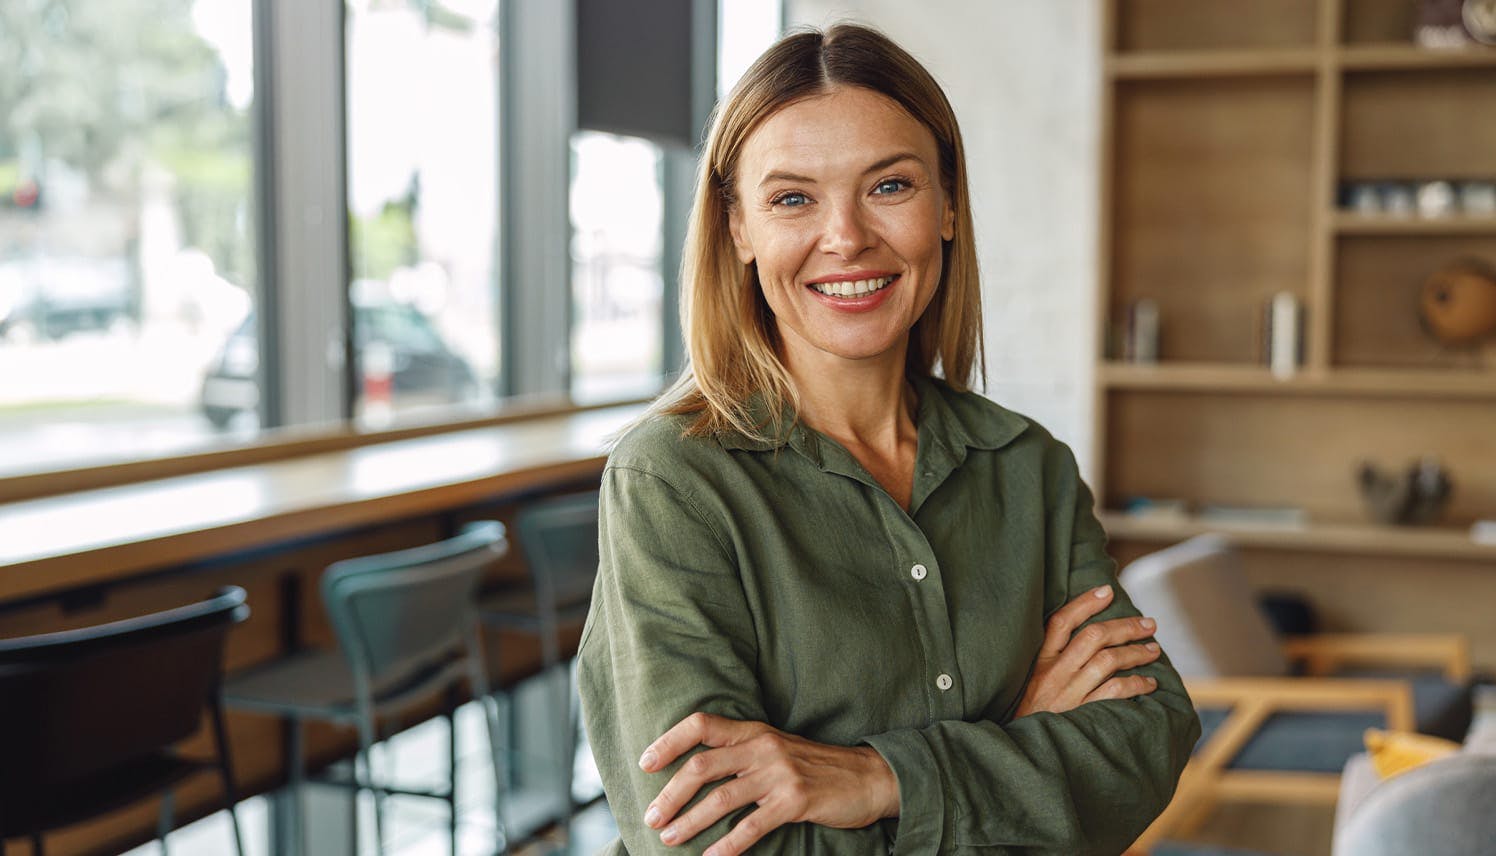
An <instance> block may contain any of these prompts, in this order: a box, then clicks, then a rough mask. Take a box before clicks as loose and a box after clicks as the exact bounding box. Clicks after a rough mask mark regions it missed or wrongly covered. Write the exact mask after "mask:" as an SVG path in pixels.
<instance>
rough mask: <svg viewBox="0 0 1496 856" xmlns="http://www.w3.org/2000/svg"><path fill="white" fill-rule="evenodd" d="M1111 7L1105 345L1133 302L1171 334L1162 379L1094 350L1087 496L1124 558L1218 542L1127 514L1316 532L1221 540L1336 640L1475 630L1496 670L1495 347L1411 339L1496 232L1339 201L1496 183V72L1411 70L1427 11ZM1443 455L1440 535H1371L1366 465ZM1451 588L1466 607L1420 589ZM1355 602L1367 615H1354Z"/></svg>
mask: <svg viewBox="0 0 1496 856" xmlns="http://www.w3.org/2000/svg"><path fill="white" fill-rule="evenodd" d="M1106 6H1107V18H1106V27H1105V32H1104V34H1103V43H1104V48H1105V51H1106V55H1105V61H1104V63H1103V75H1104V81H1103V113H1102V129H1103V135H1104V136H1103V147H1102V152H1103V154H1102V158H1103V160H1102V169H1101V176H1102V193H1103V198H1102V211H1103V216H1102V222H1101V228H1100V241H1101V246H1100V250H1101V252H1100V259H1101V263H1100V276H1099V278H1098V288H1099V294H1098V305H1099V306H1100V307H1101V312H1100V313H1099V315H1100V316H1101V317H1100V323H1101V329H1099V330H1098V331H1097V335H1098V337H1099V338H1100V341H1101V342H1103V343H1110V342H1111V340H1112V337H1111V336H1110V335H1109V333H1110V331H1112V330H1113V329H1114V326H1115V325H1116V324H1117V322H1119V321H1120V319H1122V318H1123V317H1124V316H1125V314H1126V310H1127V307H1128V305H1129V304H1130V303H1131V302H1132V301H1135V300H1138V299H1142V298H1147V299H1150V300H1153V301H1154V302H1155V303H1156V304H1157V306H1158V308H1159V311H1160V319H1161V335H1160V341H1159V362H1158V363H1157V364H1154V365H1138V364H1129V363H1123V362H1119V361H1117V360H1116V358H1115V357H1114V356H1113V355H1112V354H1111V353H1109V352H1108V351H1107V345H1106V344H1104V345H1103V358H1102V361H1101V362H1100V364H1099V365H1098V366H1097V371H1096V386H1095V396H1096V397H1095V413H1096V419H1097V431H1096V432H1095V438H1096V446H1095V448H1094V449H1093V454H1092V460H1093V461H1095V462H1096V464H1097V466H1096V468H1095V474H1094V476H1093V487H1094V488H1095V490H1096V494H1097V497H1098V502H1099V503H1100V504H1101V506H1102V507H1103V509H1106V510H1105V511H1104V512H1103V517H1104V523H1105V524H1106V525H1107V528H1108V532H1109V534H1110V536H1111V539H1112V550H1113V552H1114V554H1115V555H1116V556H1117V558H1118V559H1119V560H1120V561H1123V562H1126V561H1128V560H1130V559H1132V558H1134V557H1136V556H1138V555H1140V554H1142V553H1144V552H1147V551H1150V550H1153V549H1156V548H1158V547H1159V546H1161V545H1162V544H1163V543H1165V542H1170V541H1175V540H1180V539H1183V538H1186V537H1189V536H1190V535H1192V534H1196V533H1198V532H1202V531H1206V530H1207V529H1209V528H1218V529H1219V528H1221V527H1220V525H1219V524H1214V523H1206V522H1203V521H1201V520H1199V519H1196V518H1191V517H1185V518H1183V519H1170V520H1159V519H1134V518H1131V517H1129V516H1126V515H1123V514H1121V513H1120V512H1115V511H1112V509H1118V508H1121V507H1123V506H1124V505H1126V504H1127V503H1128V502H1129V501H1131V500H1133V499H1134V498H1136V497H1151V498H1155V499H1172V500H1184V501H1185V502H1186V503H1192V504H1217V505H1236V506H1246V507H1285V506H1287V507H1295V508H1299V509H1303V511H1304V512H1305V514H1306V517H1307V520H1308V522H1307V523H1306V524H1305V525H1303V526H1301V527H1298V528H1295V529H1284V528H1282V527H1231V530H1230V535H1231V537H1232V538H1234V539H1236V540H1237V541H1239V542H1240V543H1241V544H1242V545H1243V547H1244V550H1245V555H1246V556H1247V564H1248V568H1249V572H1250V573H1251V574H1252V575H1253V577H1254V579H1255V580H1256V581H1258V582H1259V583H1260V584H1263V585H1273V584H1281V583H1283V582H1285V581H1288V582H1290V583H1291V585H1290V587H1292V588H1295V589H1297V590H1299V591H1300V592H1301V593H1303V594H1305V595H1306V596H1307V597H1309V598H1310V599H1311V601H1313V602H1314V603H1315V604H1316V605H1317V606H1319V607H1321V611H1322V613H1324V614H1327V615H1328V616H1329V617H1330V623H1331V625H1332V629H1347V630H1371V629H1385V630H1409V631H1411V630H1433V629H1441V627H1442V628H1445V629H1448V628H1458V629H1466V626H1467V625H1468V627H1469V628H1470V632H1471V636H1472V641H1473V642H1474V644H1475V651H1476V658H1477V663H1478V665H1483V666H1485V667H1487V668H1496V622H1493V621H1491V620H1490V616H1489V604H1490V603H1493V602H1496V573H1492V571H1496V548H1493V547H1492V546H1490V545H1484V544H1477V543H1475V542H1474V541H1472V540H1471V538H1470V536H1469V527H1470V524H1471V522H1473V521H1474V520H1477V519H1496V345H1488V346H1486V347H1483V348H1467V349H1451V348H1448V347H1445V346H1443V345H1440V344H1439V343H1437V342H1435V341H1434V340H1433V339H1431V338H1430V337H1429V336H1427V335H1426V334H1425V333H1424V331H1423V330H1422V328H1421V325H1420V322H1419V319H1418V315H1417V296H1418V290H1419V287H1420V285H1421V283H1422V282H1423V280H1424V279H1425V278H1426V277H1427V276H1428V275H1429V274H1430V273H1432V272H1433V271H1434V270H1436V269H1437V268H1439V267H1440V266H1441V265H1443V264H1445V263H1447V262H1450V261H1453V260H1454V259H1456V258H1460V257H1467V256H1473V257H1478V258H1483V259H1485V260H1487V261H1490V262H1492V263H1496V217H1483V216H1476V215H1463V216H1450V217H1444V218H1427V219H1422V218H1418V217H1406V218H1400V217H1394V216H1391V215H1385V216H1366V215H1359V214H1356V213H1354V212H1350V211H1346V210H1342V209H1340V208H1338V207H1337V200H1338V197H1339V189H1340V188H1341V186H1342V185H1343V184H1344V183H1347V182H1385V181H1399V182H1418V181H1427V180H1435V179H1444V180H1452V181H1466V180H1487V181H1496V145H1493V144H1492V143H1491V141H1492V140H1496V109H1493V105H1496V48H1484V47H1470V48H1466V49H1458V50H1429V49H1423V48H1419V47H1417V46H1415V45H1414V43H1413V40H1412V27H1413V18H1414V15H1415V12H1416V3H1415V2H1414V0H1258V2H1254V3H1253V4H1252V6H1253V8H1252V10H1251V14H1250V15H1249V14H1245V13H1244V12H1243V10H1242V9H1241V4H1240V3H1239V2H1236V0H1106ZM1280 291H1288V292H1290V293H1292V294H1294V295H1295V296H1296V297H1297V298H1298V299H1299V301H1300V303H1301V305H1302V307H1303V309H1304V312H1305V318H1306V322H1305V327H1304V333H1303V335H1304V342H1303V351H1304V361H1303V364H1302V366H1301V367H1300V369H1299V370H1298V371H1297V372H1296V373H1294V374H1293V375H1292V376H1289V377H1286V378H1279V377H1275V376H1274V375H1273V374H1271V373H1270V372H1269V371H1268V369H1267V367H1266V365H1265V360H1264V355H1263V354H1262V346H1261V339H1262V330H1261V325H1262V320H1261V319H1262V315H1263V309H1264V307H1265V305H1266V303H1267V301H1268V300H1269V299H1270V298H1271V297H1272V295H1274V294H1275V293H1278V292H1280ZM1430 455H1432V456H1437V457H1438V458H1439V459H1440V461H1441V462H1442V463H1443V464H1444V466H1445V467H1446V468H1447V469H1448V470H1449V472H1450V473H1451V476H1452V478H1453V480H1454V483H1455V492H1454V495H1453V498H1452V500H1451V502H1450V504H1449V507H1448V508H1447V510H1446V513H1445V516H1444V518H1443V520H1442V521H1441V522H1440V524H1439V525H1438V526H1435V527H1427V528H1420V527H1393V526H1382V525H1377V524H1374V523H1372V522H1370V520H1369V518H1368V516H1367V515H1366V514H1365V512H1364V510H1363V508H1362V501H1361V497H1360V495H1359V492H1358V487H1357V479H1356V474H1357V472H1358V470H1359V467H1360V465H1361V463H1362V462H1364V461H1371V462H1374V463H1376V464H1378V465H1379V466H1381V467H1382V468H1384V469H1391V470H1401V469H1403V468H1405V467H1407V466H1408V465H1409V464H1410V463H1412V462H1413V461H1415V460H1417V459H1419V458H1422V457H1425V456H1430ZM1347 568H1359V569H1362V570H1361V571H1359V572H1358V573H1360V574H1361V576H1360V577H1358V578H1357V579H1354V580H1351V579H1347V578H1346V573H1347V570H1346V569H1347ZM1431 569H1437V571H1436V570H1431ZM1436 572H1437V573H1446V572H1447V573H1452V574H1455V576H1454V577H1449V578H1448V579H1456V578H1457V579H1459V580H1460V581H1461V583H1460V585H1461V586H1463V587H1464V588H1463V589H1462V590H1461V591H1457V592H1451V591H1449V590H1448V589H1447V587H1445V588H1441V587H1437V586H1431V585H1428V584H1426V581H1427V579H1429V578H1430V577H1429V575H1430V574H1434V573H1436ZM1124 584H1125V578H1124ZM1348 586H1362V587H1365V586H1370V588H1369V589H1366V590H1367V591H1370V592H1372V596H1370V598H1369V600H1368V601H1367V603H1368V604H1371V603H1375V604H1376V607H1375V608H1374V607H1373V606H1370V605H1366V606H1357V605H1354V604H1352V605H1347V604H1346V603H1344V602H1343V601H1344V598H1343V597H1340V595H1339V593H1340V592H1343V591H1345V590H1347V587H1348ZM1420 598H1421V599H1422V600H1420ZM1408 599H1410V600H1408ZM1475 601H1479V602H1480V603H1481V604H1482V605H1481V606H1479V607H1475V606H1472V605H1471V604H1472V603H1473V602H1475ZM1405 602H1406V603H1411V604H1413V606H1411V607H1409V608H1408V609H1406V610H1403V611H1401V612H1398V615H1400V616H1403V617H1402V618H1398V617H1392V618H1389V617H1388V615H1387V613H1388V608H1387V607H1388V605H1389V604H1403V603H1405ZM1420 604H1421V605H1420ZM1393 611H1394V612H1397V610H1393ZM1435 615H1447V616H1448V617H1449V622H1450V623H1449V624H1447V625H1440V626H1436V627H1430V626H1427V625H1429V624H1431V623H1434V621H1435V620H1434V619H1433V618H1431V616H1435ZM1441 620H1442V619H1441ZM1399 621H1406V622H1420V623H1415V624H1413V625H1408V624H1402V625H1399V624H1398V623H1397V622H1399ZM1389 622H1390V624H1389Z"/></svg>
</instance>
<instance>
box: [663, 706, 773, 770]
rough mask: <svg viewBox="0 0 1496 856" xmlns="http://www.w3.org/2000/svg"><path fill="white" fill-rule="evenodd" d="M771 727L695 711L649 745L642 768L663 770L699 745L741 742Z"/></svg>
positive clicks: (721, 744) (722, 744)
mask: <svg viewBox="0 0 1496 856" xmlns="http://www.w3.org/2000/svg"><path fill="white" fill-rule="evenodd" d="M767 727H768V726H766V725H764V724H763V723H761V722H742V721H739V720H736V719H727V718H726V717H722V716H713V715H712V714H710V713H699V712H698V713H693V714H691V715H690V716H688V717H686V718H685V719H682V720H681V721H680V722H677V723H676V724H675V725H673V726H671V728H670V730H669V731H666V732H665V733H664V734H662V735H660V738H659V739H658V740H656V741H655V742H653V743H651V744H649V747H648V748H646V749H645V750H644V754H642V755H640V756H639V769H641V770H643V771H644V772H646V773H653V772H655V771H657V770H663V769H665V768H666V767H668V766H670V765H671V764H672V763H674V762H675V759H677V758H679V757H680V756H682V755H684V754H686V753H687V752H689V751H690V750H692V749H694V748H695V747H697V746H728V745H731V744H733V743H740V742H742V741H743V740H746V739H747V738H749V737H751V736H753V735H755V734H758V733H760V732H762V731H763V730H764V729H765V728H767Z"/></svg>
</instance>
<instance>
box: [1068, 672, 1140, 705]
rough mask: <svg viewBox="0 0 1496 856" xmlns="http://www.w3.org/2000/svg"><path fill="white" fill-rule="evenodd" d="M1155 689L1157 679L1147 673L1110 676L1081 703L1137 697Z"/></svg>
mask: <svg viewBox="0 0 1496 856" xmlns="http://www.w3.org/2000/svg"><path fill="white" fill-rule="evenodd" d="M1156 689H1158V681H1156V680H1154V679H1153V678H1150V677H1148V676H1147V675H1123V676H1122V677H1119V678H1112V679H1111V680H1109V681H1107V682H1106V683H1104V684H1102V685H1101V686H1099V687H1097V688H1096V689H1095V690H1093V691H1092V692H1091V694H1090V695H1088V696H1086V697H1085V699H1084V700H1082V702H1081V703H1082V704H1085V703H1086V702H1092V701H1101V700H1103V699H1109V698H1111V699H1115V698H1137V697H1138V696H1140V695H1147V694H1148V693H1151V692H1153V691H1154V690H1156Z"/></svg>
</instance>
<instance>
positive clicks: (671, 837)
mask: <svg viewBox="0 0 1496 856" xmlns="http://www.w3.org/2000/svg"><path fill="white" fill-rule="evenodd" d="M679 834H680V833H679V832H677V831H676V829H675V827H673V826H669V827H666V828H665V831H664V832H661V833H660V840H661V841H663V842H665V843H666V844H674V843H675V836H677V835H679Z"/></svg>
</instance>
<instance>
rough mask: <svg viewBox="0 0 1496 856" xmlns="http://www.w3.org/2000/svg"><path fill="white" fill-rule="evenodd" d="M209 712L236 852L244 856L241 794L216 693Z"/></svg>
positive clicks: (221, 709) (220, 705) (210, 702)
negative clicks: (240, 813)
mask: <svg viewBox="0 0 1496 856" xmlns="http://www.w3.org/2000/svg"><path fill="white" fill-rule="evenodd" d="M208 711H209V713H210V714H211V715H212V721H213V742H214V743H215V744H216V745H217V747H218V774H219V776H220V777H222V779H223V801H224V806H225V808H227V809H228V812H229V824H230V826H231V827H232V828H233V831H234V852H235V853H237V854H239V856H244V835H243V833H242V832H240V830H239V811H238V806H239V793H238V790H237V789H236V788H235V787H234V765H233V761H232V759H231V758H230V757H229V738H228V732H227V731H225V730H224V727H223V702H222V700H221V699H220V698H219V696H218V693H217V692H214V693H213V695H212V697H211V698H210V699H209V700H208Z"/></svg>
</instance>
